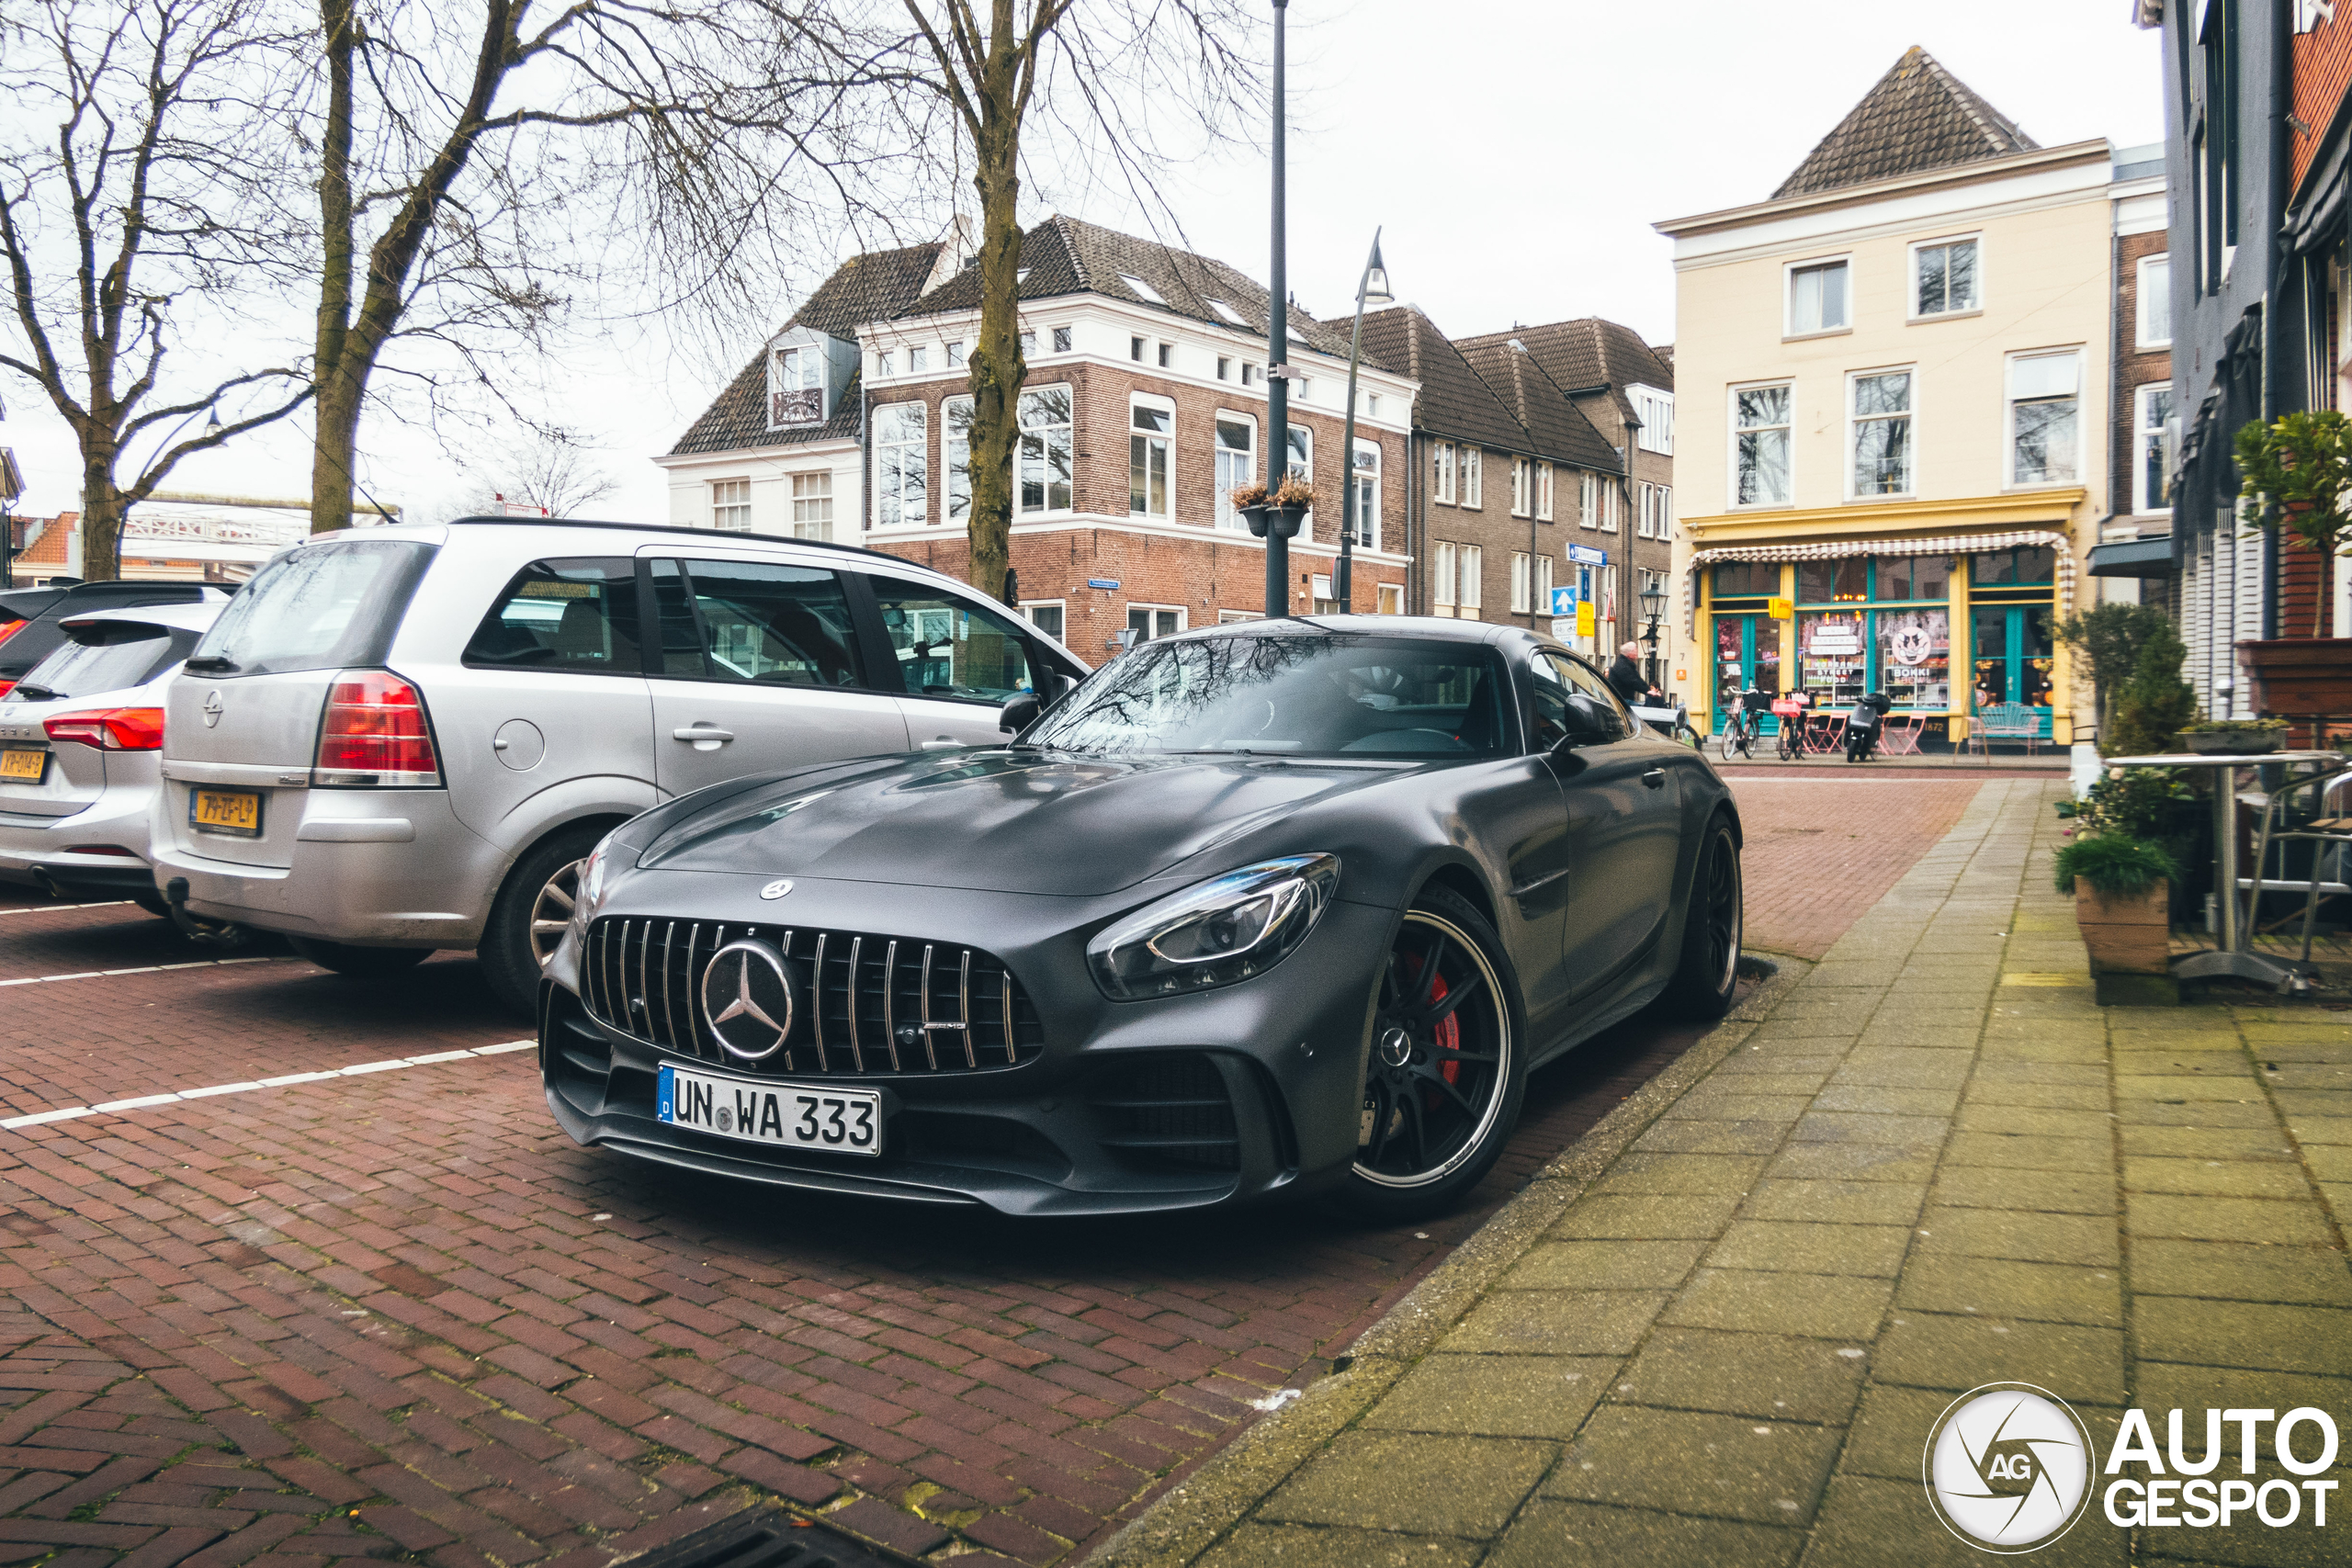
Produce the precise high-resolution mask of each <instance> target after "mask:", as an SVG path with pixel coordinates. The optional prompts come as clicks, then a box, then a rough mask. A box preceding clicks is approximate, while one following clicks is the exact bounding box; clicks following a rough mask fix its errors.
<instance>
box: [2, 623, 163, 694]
mask: <svg viewBox="0 0 2352 1568" xmlns="http://www.w3.org/2000/svg"><path fill="white" fill-rule="evenodd" d="M82 635H83V637H93V638H95V637H104V638H105V639H106V640H104V641H96V640H92V641H87V642H85V641H81V640H78V639H77V640H75V641H72V642H66V643H62V644H60V645H59V646H58V647H57V648H55V649H51V652H50V655H49V657H48V658H46V659H44V660H41V661H40V663H39V664H36V665H34V666H33V667H32V668H31V669H30V670H28V671H26V672H25V678H24V679H23V680H21V681H19V682H17V689H16V690H15V691H13V692H11V693H10V694H9V696H10V698H11V699H12V700H14V701H17V702H20V703H21V702H37V703H46V702H54V701H56V700H58V699H59V698H62V697H94V696H96V695H97V694H100V693H102V692H119V691H122V690H124V689H125V688H127V687H130V686H143V685H145V684H146V683H147V682H149V681H150V680H152V679H153V678H154V677H155V676H156V675H157V674H158V673H160V672H161V671H164V669H165V668H167V667H168V666H170V665H173V664H175V663H177V662H179V660H183V659H186V658H187V655H188V650H189V649H192V648H194V647H195V646H196V633H194V632H191V631H178V630H170V631H167V630H165V629H164V627H162V626H137V625H133V624H131V623H129V622H122V623H118V624H115V625H111V626H104V627H96V626H93V627H90V628H87V629H86V630H85V631H84V633H83V634H82Z"/></svg>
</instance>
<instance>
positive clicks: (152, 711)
mask: <svg viewBox="0 0 2352 1568" xmlns="http://www.w3.org/2000/svg"><path fill="white" fill-rule="evenodd" d="M40 727H41V728H43V729H45V730H47V731H48V732H49V738H50V739H51V740H53V741H56V742H58V743H60V744H63V743H66V742H72V743H73V744H74V745H78V746H95V747H96V748H97V749H98V750H101V751H158V750H162V749H163V745H164V710H163V709H162V708H89V709H85V711H83V712H81V713H62V714H59V715H58V716H56V717H55V718H47V719H43V720H41V726H40Z"/></svg>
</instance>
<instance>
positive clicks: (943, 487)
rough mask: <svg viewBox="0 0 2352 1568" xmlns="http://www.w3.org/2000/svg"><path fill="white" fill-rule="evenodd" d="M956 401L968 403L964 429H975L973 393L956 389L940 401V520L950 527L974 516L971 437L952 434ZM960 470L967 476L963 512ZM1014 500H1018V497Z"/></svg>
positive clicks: (954, 426)
mask: <svg viewBox="0 0 2352 1568" xmlns="http://www.w3.org/2000/svg"><path fill="white" fill-rule="evenodd" d="M957 403H962V404H964V405H965V411H966V412H965V415H964V429H965V430H966V431H967V432H968V431H970V429H971V428H972V408H973V405H972V394H970V393H969V392H956V393H953V394H951V395H949V396H947V397H944V398H942V399H940V400H939V479H940V486H939V494H940V501H939V520H940V522H941V523H942V524H944V525H947V526H949V527H953V526H955V525H957V524H963V523H969V522H970V521H971V517H972V440H971V437H970V435H969V434H967V435H965V436H964V437H963V438H962V439H961V440H958V439H956V436H955V435H954V434H953V432H954V431H955V429H956V419H955V415H954V414H953V413H952V412H950V410H951V409H952V408H953V407H954V406H955V405H956V404H957ZM1014 445H1015V447H1016V449H1017V448H1018V446H1019V443H1018V442H1017V441H1016V442H1015V444H1014ZM957 447H961V448H962V449H963V453H964V461H963V462H962V463H961V464H958V463H957V462H956V460H955V457H954V456H953V453H954V449H955V448H957ZM958 473H961V474H962V475H963V476H964V486H963V488H964V497H963V500H964V506H963V510H962V511H960V512H958V511H957V510H956V475H957V474H958ZM1015 499H1016V501H1017V500H1018V498H1017V497H1016V498H1015Z"/></svg>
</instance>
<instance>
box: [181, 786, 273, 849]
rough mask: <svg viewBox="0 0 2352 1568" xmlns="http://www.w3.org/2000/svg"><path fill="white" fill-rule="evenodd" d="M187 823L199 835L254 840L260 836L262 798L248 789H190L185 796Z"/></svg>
mask: <svg viewBox="0 0 2352 1568" xmlns="http://www.w3.org/2000/svg"><path fill="white" fill-rule="evenodd" d="M187 823H188V826H189V827H191V828H194V829H196V830H197V831H198V832H200V833H234V834H235V835H237V836H238V837H239V838H242V839H257V838H259V837H261V795H260V794H259V793H258V792H256V791H254V790H250V789H192V790H190V791H188V795H187Z"/></svg>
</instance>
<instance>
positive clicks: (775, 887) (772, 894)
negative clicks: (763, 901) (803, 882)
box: [760, 876, 792, 898]
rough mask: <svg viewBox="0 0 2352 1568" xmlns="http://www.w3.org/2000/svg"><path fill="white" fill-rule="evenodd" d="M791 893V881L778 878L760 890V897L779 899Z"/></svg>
mask: <svg viewBox="0 0 2352 1568" xmlns="http://www.w3.org/2000/svg"><path fill="white" fill-rule="evenodd" d="M791 891H792V879H791V878H790V877H788V876H786V877H779V878H777V879H776V880H775V881H774V882H771V883H769V884H768V885H767V886H765V887H763V888H761V889H760V897H763V898H781V897H784V896H785V895H786V894H787V893H789V892H791Z"/></svg>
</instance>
